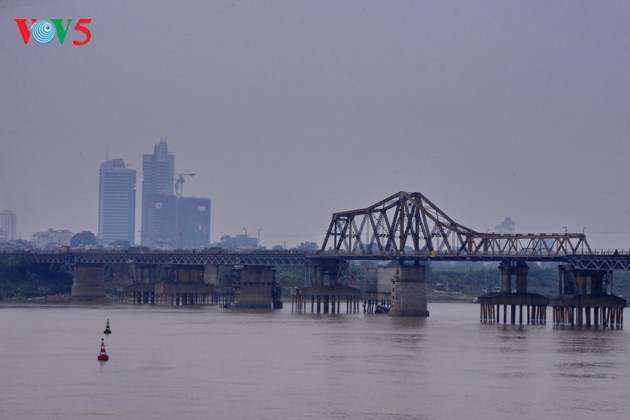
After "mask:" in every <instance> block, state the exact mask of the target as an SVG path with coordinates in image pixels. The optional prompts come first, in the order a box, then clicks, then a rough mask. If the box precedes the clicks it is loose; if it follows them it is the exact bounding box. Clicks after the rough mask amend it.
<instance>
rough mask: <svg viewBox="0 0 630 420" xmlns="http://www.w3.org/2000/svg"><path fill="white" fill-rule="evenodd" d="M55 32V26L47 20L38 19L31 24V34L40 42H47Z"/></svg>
mask: <svg viewBox="0 0 630 420" xmlns="http://www.w3.org/2000/svg"><path fill="white" fill-rule="evenodd" d="M56 33H57V31H56V30H55V26H54V25H53V24H52V23H50V21H48V20H38V21H37V22H35V23H34V24H33V26H31V35H33V39H34V40H35V41H37V42H39V43H40V44H48V43H49V42H50V41H52V40H53V38H54V37H55V34H56Z"/></svg>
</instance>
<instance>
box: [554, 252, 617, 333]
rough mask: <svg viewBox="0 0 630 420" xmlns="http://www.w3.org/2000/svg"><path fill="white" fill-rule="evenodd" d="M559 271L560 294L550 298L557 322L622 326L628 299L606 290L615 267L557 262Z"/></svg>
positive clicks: (556, 324)
mask: <svg viewBox="0 0 630 420" xmlns="http://www.w3.org/2000/svg"><path fill="white" fill-rule="evenodd" d="M558 274H559V292H560V294H559V296H556V297H554V298H553V299H551V305H552V306H553V325H554V326H562V325H569V326H587V327H590V326H594V327H600V326H602V327H604V328H607V327H610V328H614V327H617V328H622V327H623V309H624V308H625V307H626V306H627V304H626V300H625V299H622V298H620V297H618V296H615V295H613V294H612V290H611V293H610V294H608V292H607V288H608V285H609V283H610V282H611V280H612V271H603V270H579V269H575V268H574V267H573V266H572V265H570V264H567V265H559V266H558ZM591 311H592V313H593V318H592V321H593V322H592V323H591Z"/></svg>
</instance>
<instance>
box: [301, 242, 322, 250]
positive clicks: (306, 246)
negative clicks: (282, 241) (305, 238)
mask: <svg viewBox="0 0 630 420" xmlns="http://www.w3.org/2000/svg"><path fill="white" fill-rule="evenodd" d="M296 248H297V249H299V250H300V251H317V250H318V249H319V247H318V246H317V243H315V242H300V243H299V245H298V246H296Z"/></svg>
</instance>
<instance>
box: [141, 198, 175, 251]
mask: <svg viewBox="0 0 630 420" xmlns="http://www.w3.org/2000/svg"><path fill="white" fill-rule="evenodd" d="M175 204H176V201H175V196H174V195H161V194H153V195H151V196H149V197H148V200H147V203H146V210H147V211H146V216H145V217H144V218H143V219H142V224H143V229H144V230H143V234H144V243H143V244H144V245H146V246H150V247H153V248H175V247H176V245H175V240H176V238H175V228H176V227H175V217H176V212H175Z"/></svg>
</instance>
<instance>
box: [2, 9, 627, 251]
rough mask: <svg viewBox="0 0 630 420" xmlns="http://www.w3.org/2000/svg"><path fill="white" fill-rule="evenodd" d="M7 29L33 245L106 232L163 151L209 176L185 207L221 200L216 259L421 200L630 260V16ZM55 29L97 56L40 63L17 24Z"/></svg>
mask: <svg viewBox="0 0 630 420" xmlns="http://www.w3.org/2000/svg"><path fill="white" fill-rule="evenodd" d="M0 15H1V16H2V18H3V19H1V20H0V35H1V36H0V48H2V51H3V53H4V54H3V60H0V73H1V74H2V75H3V83H1V84H0V98H2V99H1V100H0V149H1V150H0V151H1V153H0V209H10V210H11V211H13V212H15V213H16V215H17V217H18V220H19V223H18V231H17V235H18V237H21V238H23V239H28V238H30V237H31V235H32V234H33V233H34V232H41V231H46V230H47V229H48V228H53V229H68V230H71V231H73V232H79V231H82V230H89V231H92V232H97V230H98V216H97V214H98V191H95V185H97V184H98V178H97V177H98V175H97V171H95V170H94V168H97V167H98V165H99V164H100V163H101V162H103V160H105V156H106V154H107V153H108V152H109V154H111V155H112V156H116V157H120V158H124V159H125V162H126V163H127V164H128V165H129V166H130V167H131V168H132V169H135V170H136V171H140V170H142V161H141V157H142V154H144V153H146V151H147V150H150V148H151V147H152V146H153V145H154V144H155V143H156V142H157V141H158V139H160V138H161V137H164V138H166V139H167V140H168V142H169V148H170V149H171V151H172V152H173V153H174V154H175V155H176V156H177V168H178V171H179V170H181V171H182V172H186V173H196V176H195V177H194V178H193V179H187V180H186V184H185V188H186V195H187V196H195V197H212V224H213V225H212V232H211V234H212V236H211V238H210V241H211V242H216V241H218V240H219V238H220V237H221V236H224V235H232V236H233V235H235V234H239V233H241V232H243V230H244V229H247V230H248V231H249V232H258V229H262V231H261V242H262V244H263V245H265V246H267V247H269V248H270V247H272V246H274V245H279V244H283V243H284V242H286V243H287V247H292V246H295V245H297V244H298V243H300V242H303V241H313V242H317V243H318V244H321V243H322V240H323V238H324V235H325V232H326V229H327V227H328V224H329V223H330V218H331V215H332V213H334V212H339V211H346V210H353V209H358V208H363V207H365V206H369V205H372V204H373V203H375V202H378V201H379V200H381V199H382V198H384V197H387V196H389V195H391V194H393V193H396V192H397V191H401V190H402V191H419V192H421V193H422V194H424V195H425V196H427V197H428V198H430V199H431V200H432V201H433V202H434V203H435V204H436V205H437V206H439V207H440V208H441V209H442V210H444V212H446V213H447V214H448V215H449V216H451V217H452V218H453V219H454V220H456V221H457V222H458V223H461V224H463V225H465V226H467V227H469V228H471V229H474V230H477V231H480V232H485V231H487V230H490V231H492V230H494V228H495V227H496V226H497V223H499V222H500V221H501V220H503V219H504V218H505V217H506V216H510V217H511V218H512V219H513V220H515V221H517V222H518V225H517V233H530V232H531V233H538V232H547V233H552V232H559V233H560V232H564V231H565V230H568V231H569V232H585V233H586V235H587V237H588V240H589V243H590V244H591V246H593V247H594V248H612V249H615V248H619V249H629V248H630V192H629V191H628V187H627V179H628V178H629V176H630V170H629V169H628V164H627V157H628V156H630V141H628V133H630V121H629V120H628V118H627V115H629V114H630V76H628V74H630V72H628V68H629V67H630V50H629V49H628V47H627V45H626V44H627V40H628V39H630V25H627V22H628V21H629V20H630V10H628V8H627V7H625V5H624V4H623V3H613V2H604V3H602V2H594V1H581V2H576V3H573V2H572V3H566V2H563V1H552V2H549V1H539V0H532V1H531V2H526V3H523V2H509V1H508V2H506V1H498V0H487V1H483V2H477V1H463V0H453V1H450V2H413V1H411V2H395V3H391V4H390V3H384V2H380V1H371V0H364V1H352V0H350V1H347V2H343V3H335V4H332V3H326V2H308V1H300V0H298V1H296V2H290V3H287V2H282V1H276V0H270V1H268V2H260V3H258V2H252V3H249V2H243V3H233V2H224V1H216V2H211V3H208V4H205V3H197V2H180V3H177V4H174V3H172V2H167V1H163V0H158V1H155V2H142V1H140V2H131V3H128V2H123V1H122V0H113V1H111V2H108V3H107V4H103V3H101V2H94V3H84V2H78V1H75V0H66V1H63V2H5V3H3V4H2V6H0ZM50 16H53V17H55V16H64V17H74V18H75V19H79V18H90V19H92V23H91V24H90V26H89V27H90V29H91V33H92V39H91V41H90V42H89V43H88V44H86V45H83V46H80V47H75V46H73V45H72V43H70V42H69V41H68V42H66V43H65V44H64V45H60V44H59V43H58V42H57V41H56V40H55V41H53V42H51V43H50V44H47V45H40V44H37V43H32V42H31V43H29V44H28V45H25V44H24V42H23V40H22V37H21V35H20V31H19V30H18V28H17V26H16V23H15V21H14V19H15V18H29V19H30V18H40V19H43V18H46V17H50ZM177 22H186V24H185V25H183V27H181V28H180V27H178V28H177V30H165V29H164V30H158V31H156V30H155V28H156V27H158V28H170V27H171V26H172V24H174V23H177ZM136 200H137V201H140V200H141V198H140V196H139V192H138V191H137V195H136ZM136 207H138V206H136ZM136 220H141V211H140V210H137V212H136ZM138 230H140V229H138V228H136V236H137V235H138ZM137 239H138V238H137V237H136V240H137Z"/></svg>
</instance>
